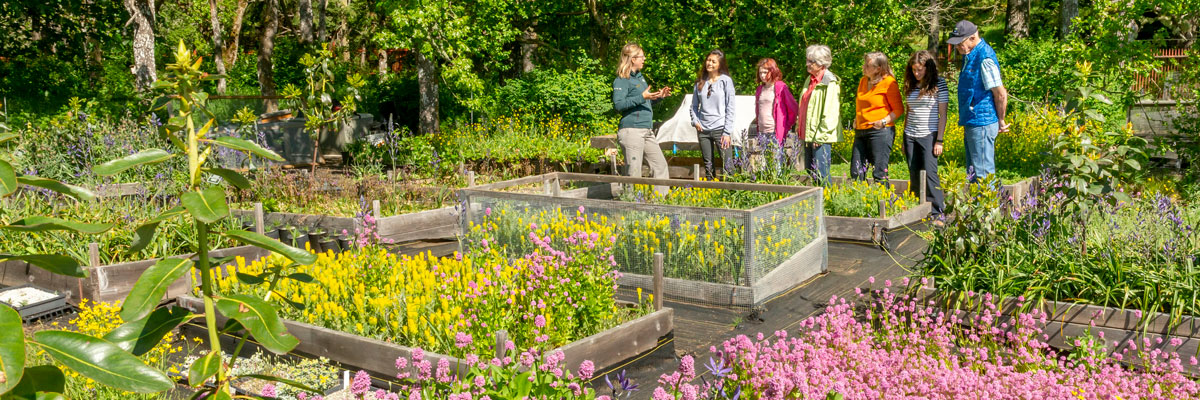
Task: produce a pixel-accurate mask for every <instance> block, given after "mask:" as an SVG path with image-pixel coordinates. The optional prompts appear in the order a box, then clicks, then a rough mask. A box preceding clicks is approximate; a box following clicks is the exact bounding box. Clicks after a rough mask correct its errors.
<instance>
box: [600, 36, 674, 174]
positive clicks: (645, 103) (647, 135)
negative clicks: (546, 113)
mask: <svg viewBox="0 0 1200 400" xmlns="http://www.w3.org/2000/svg"><path fill="white" fill-rule="evenodd" d="M645 64H646V53H645V52H643V51H642V47H641V46H638V45H637V44H634V43H630V44H627V45H625V47H624V48H622V49H621V63H620V64H619V65H618V66H617V78H616V79H613V95H612V101H613V108H615V109H616V110H617V112H619V113H621V122H620V124H619V125H617V143H619V144H620V145H621V150H622V152H623V153H625V165H626V166H627V168H628V174H629V176H632V177H636V178H641V177H642V161H643V160H645V161H647V162H649V163H650V173H651V175H652V176H653V177H654V178H656V179H667V178H670V175H668V173H667V159H666V157H663V153H662V148H660V147H659V146H658V139H657V138H656V137H655V135H654V130H653V128H654V122H653V121H654V109H653V108H652V107H651V101H654V100H658V99H661V98H663V97H667V96H669V95H670V94H671V88H670V87H664V88H662V89H659V90H658V91H654V92H652V91H650V85H649V84H647V83H646V78H645V77H644V76H642V67H644V66H645ZM656 189H659V188H656ZM660 192H662V190H660Z"/></svg>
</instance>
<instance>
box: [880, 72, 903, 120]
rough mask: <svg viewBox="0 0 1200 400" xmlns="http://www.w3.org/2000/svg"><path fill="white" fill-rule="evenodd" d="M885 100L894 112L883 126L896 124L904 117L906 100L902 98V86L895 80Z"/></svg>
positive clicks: (889, 114) (889, 86) (889, 87)
mask: <svg viewBox="0 0 1200 400" xmlns="http://www.w3.org/2000/svg"><path fill="white" fill-rule="evenodd" d="M884 98H885V99H886V101H887V105H888V109H889V110H891V111H892V112H890V113H888V116H887V120H886V121H884V123H883V124H884V125H888V124H895V123H896V120H898V119H900V117H901V116H903V115H904V100H903V99H901V98H900V85H898V84H897V83H896V80H895V79H893V80H892V84H890V85H888V87H887V93H886V94H885V95H884Z"/></svg>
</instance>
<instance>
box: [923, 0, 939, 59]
mask: <svg viewBox="0 0 1200 400" xmlns="http://www.w3.org/2000/svg"><path fill="white" fill-rule="evenodd" d="M941 7H942V4H941V2H940V1H939V0H929V31H928V32H926V38H925V49H926V50H929V51H931V52H933V54H937V50H938V47H939V46H941V45H942V8H941Z"/></svg>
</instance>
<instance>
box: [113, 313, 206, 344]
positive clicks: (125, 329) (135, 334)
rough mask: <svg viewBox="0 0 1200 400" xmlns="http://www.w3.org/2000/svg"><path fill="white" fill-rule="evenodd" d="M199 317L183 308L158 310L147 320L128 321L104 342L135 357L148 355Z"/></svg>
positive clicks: (114, 330)
mask: <svg viewBox="0 0 1200 400" xmlns="http://www.w3.org/2000/svg"><path fill="white" fill-rule="evenodd" d="M196 317H198V315H196V314H192V313H191V312H188V310H187V309H185V308H183V307H171V308H166V307H163V308H157V309H155V310H154V312H152V313H150V315H149V316H147V317H146V318H142V319H139V320H136V321H128V322H125V323H124V324H121V326H118V327H116V328H115V329H113V330H112V331H111V332H108V334H107V335H104V340H107V341H109V342H112V343H113V344H115V345H117V347H120V348H121V350H125V351H128V352H131V353H133V355H135V356H141V355H142V354H146V352H149V351H150V350H151V349H153V348H154V346H157V345H158V342H159V341H160V340H162V338H163V337H164V336H166V335H167V334H168V333H170V332H171V331H172V330H174V329H175V327H177V326H179V325H181V324H183V323H184V322H187V321H190V320H192V319H194V318H196Z"/></svg>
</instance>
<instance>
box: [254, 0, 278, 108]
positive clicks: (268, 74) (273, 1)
mask: <svg viewBox="0 0 1200 400" xmlns="http://www.w3.org/2000/svg"><path fill="white" fill-rule="evenodd" d="M278 31H279V1H278V0H266V1H265V2H264V4H263V24H262V32H261V35H260V36H259V41H258V84H259V87H260V88H261V92H262V95H263V96H274V95H275V72H274V70H273V67H272V65H271V55H272V54H273V53H275V34H276V33H278ZM263 105H264V106H265V108H266V112H275V111H279V102H278V101H276V100H275V99H267V100H263Z"/></svg>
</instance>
